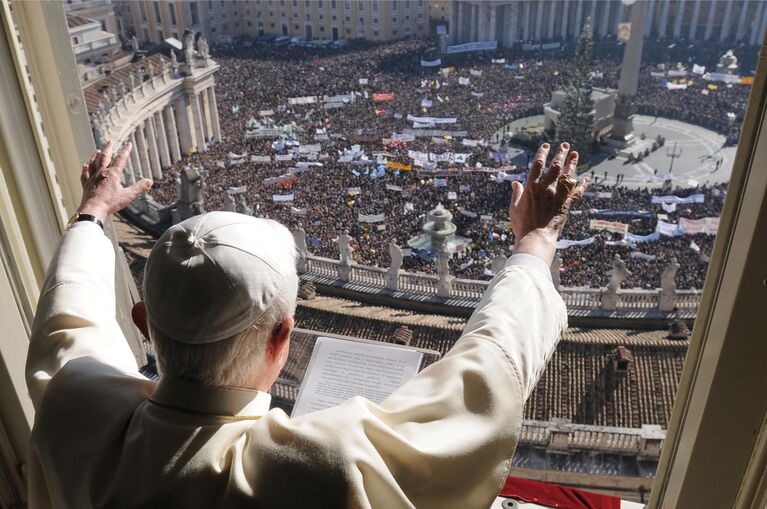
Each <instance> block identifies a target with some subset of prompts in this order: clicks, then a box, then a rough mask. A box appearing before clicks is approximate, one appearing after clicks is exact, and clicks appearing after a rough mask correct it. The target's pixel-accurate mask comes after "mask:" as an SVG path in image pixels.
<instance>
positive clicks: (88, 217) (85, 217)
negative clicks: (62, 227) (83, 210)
mask: <svg viewBox="0 0 767 509" xmlns="http://www.w3.org/2000/svg"><path fill="white" fill-rule="evenodd" d="M80 221H90V222H91V223H96V224H97V225H99V226H100V227H101V229H102V230H103V229H104V223H102V222H101V219H99V218H98V217H96V216H93V215H91V214H77V215H76V216H75V217H73V218H72V221H71V222H70V224H75V223H78V222H80Z"/></svg>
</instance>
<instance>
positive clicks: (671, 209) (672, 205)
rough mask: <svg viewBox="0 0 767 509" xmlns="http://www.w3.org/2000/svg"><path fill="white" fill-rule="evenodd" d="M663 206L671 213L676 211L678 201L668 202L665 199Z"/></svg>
mask: <svg viewBox="0 0 767 509" xmlns="http://www.w3.org/2000/svg"><path fill="white" fill-rule="evenodd" d="M660 206H661V207H663V210H665V211H666V212H668V213H669V214H670V213H672V212H676V202H671V203H666V202H665V201H664V202H663V203H661V204H660Z"/></svg>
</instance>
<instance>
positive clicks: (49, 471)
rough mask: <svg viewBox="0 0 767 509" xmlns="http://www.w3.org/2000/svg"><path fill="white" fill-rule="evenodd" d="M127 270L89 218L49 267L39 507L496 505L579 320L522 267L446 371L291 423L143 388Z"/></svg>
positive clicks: (281, 416) (248, 394)
mask: <svg viewBox="0 0 767 509" xmlns="http://www.w3.org/2000/svg"><path fill="white" fill-rule="evenodd" d="M114 265H115V259H114V251H113V248H112V245H111V243H110V242H109V240H108V239H107V238H106V237H105V236H104V234H103V232H102V231H101V229H100V228H99V227H98V226H97V225H95V224H92V223H85V222H81V223H76V224H75V226H73V227H71V228H70V229H69V230H68V231H67V232H66V233H65V234H64V236H63V238H62V240H61V243H60V245H59V248H58V251H57V253H56V255H55V256H54V258H53V261H52V262H51V265H50V268H49V270H48V275H47V278H46V281H45V285H44V288H43V290H42V293H41V297H40V301H39V305H38V309H37V314H36V317H35V322H34V325H33V331H32V339H31V343H30V347H29V357H28V361H27V384H28V387H29V391H30V393H31V395H32V399H33V402H34V404H35V407H36V409H37V415H36V420H35V426H34V429H33V432H32V438H31V444H30V449H29V458H28V473H29V500H30V508H33V509H34V508H45V507H71V508H77V509H86V508H90V507H108V508H121V507H183V508H196V507H200V508H210V507H259V508H262V507H263V508H266V507H269V508H272V507H273V508H280V509H284V508H298V507H328V508H334V509H335V508H342V507H353V508H373V507H375V508H385V509H396V508H406V507H407V508H412V507H417V508H419V509H423V508H426V509H428V508H435V509H436V508H440V509H445V508H461V509H466V508H473V507H477V508H483V509H484V508H488V507H490V505H491V504H492V503H493V501H494V500H495V496H496V494H497V493H498V491H499V490H500V488H501V487H502V486H503V483H504V480H505V478H506V474H507V472H508V469H509V466H510V463H511V457H512V455H513V454H514V448H515V447H516V444H517V440H518V439H519V434H520V430H521V425H522V409H523V406H524V403H525V400H526V399H527V397H528V396H529V394H530V392H531V391H532V390H533V387H534V386H535V383H536V382H537V380H538V378H539V377H540V375H541V373H542V372H543V369H544V367H545V366H546V362H547V361H548V359H549V357H550V356H551V354H552V353H553V351H554V349H555V346H556V343H557V341H558V340H559V337H560V334H561V333H562V331H563V330H564V328H565V327H566V324H567V315H566V312H565V306H564V303H563V302H562V299H561V298H560V296H559V294H558V293H557V292H556V291H555V289H554V287H553V286H552V284H551V280H550V275H549V269H548V267H547V266H546V265H545V264H544V263H543V262H542V261H541V260H539V259H538V258H535V257H533V256H529V255H515V256H512V257H511V258H510V259H509V261H508V262H507V265H506V268H505V269H503V270H502V271H500V273H498V274H497V275H496V276H495V278H494V279H493V280H492V282H491V283H490V286H489V287H488V290H487V292H486V293H485V295H484V297H483V298H482V300H481V302H480V303H479V305H478V306H477V308H476V311H475V312H474V314H473V315H472V317H471V319H470V320H469V322H468V324H467V325H466V328H465V330H464V332H463V335H462V336H461V338H460V339H459V341H458V342H457V343H456V344H455V346H454V347H453V348H452V350H451V351H450V352H449V353H448V354H446V355H445V357H444V358H443V359H442V360H440V361H439V362H436V363H434V364H432V365H431V366H429V367H427V368H426V369H424V370H423V371H422V372H421V373H419V374H418V375H416V376H415V377H414V378H413V379H412V380H410V381H409V382H408V383H406V384H405V385H403V386H402V387H401V388H400V389H398V390H397V391H396V392H394V393H393V394H392V395H391V396H390V397H389V398H387V399H386V400H385V401H384V402H383V403H381V404H380V405H376V404H373V403H371V402H370V401H367V400H365V399H363V398H352V399H350V400H348V401H346V402H345V403H343V404H341V405H339V406H337V407H333V408H329V409H326V410H323V411H320V412H316V413H312V414H306V415H303V416H301V417H298V418H295V419H291V418H289V417H288V416H287V415H286V414H285V413H284V412H283V411H282V410H279V409H273V410H269V401H270V398H269V395H268V394H266V393H262V392H258V391H251V390H245V389H236V388H221V387H206V386H202V385H199V384H195V383H189V382H184V381H179V380H170V379H166V380H163V381H161V382H159V383H156V382H153V381H150V380H148V379H146V378H145V377H144V376H142V375H141V374H140V373H139V371H138V369H137V366H136V363H135V360H134V357H133V355H132V354H131V351H130V349H129V347H128V345H127V343H126V341H125V338H124V337H123V335H122V332H121V330H120V328H119V326H118V324H117V322H116V320H115V288H114V281H115V274H114Z"/></svg>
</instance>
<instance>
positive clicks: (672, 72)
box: [666, 69, 687, 78]
mask: <svg viewBox="0 0 767 509" xmlns="http://www.w3.org/2000/svg"><path fill="white" fill-rule="evenodd" d="M666 76H668V77H669V78H682V77H684V76H687V71H685V70H684V69H669V70H668V72H667V73H666Z"/></svg>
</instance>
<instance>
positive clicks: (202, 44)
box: [197, 36, 210, 62]
mask: <svg viewBox="0 0 767 509" xmlns="http://www.w3.org/2000/svg"><path fill="white" fill-rule="evenodd" d="M197 51H199V52H200V56H202V58H203V59H204V60H205V61H206V62H207V60H208V58H209V57H210V46H208V41H206V40H205V37H202V36H201V37H200V38H199V39H197Z"/></svg>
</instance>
